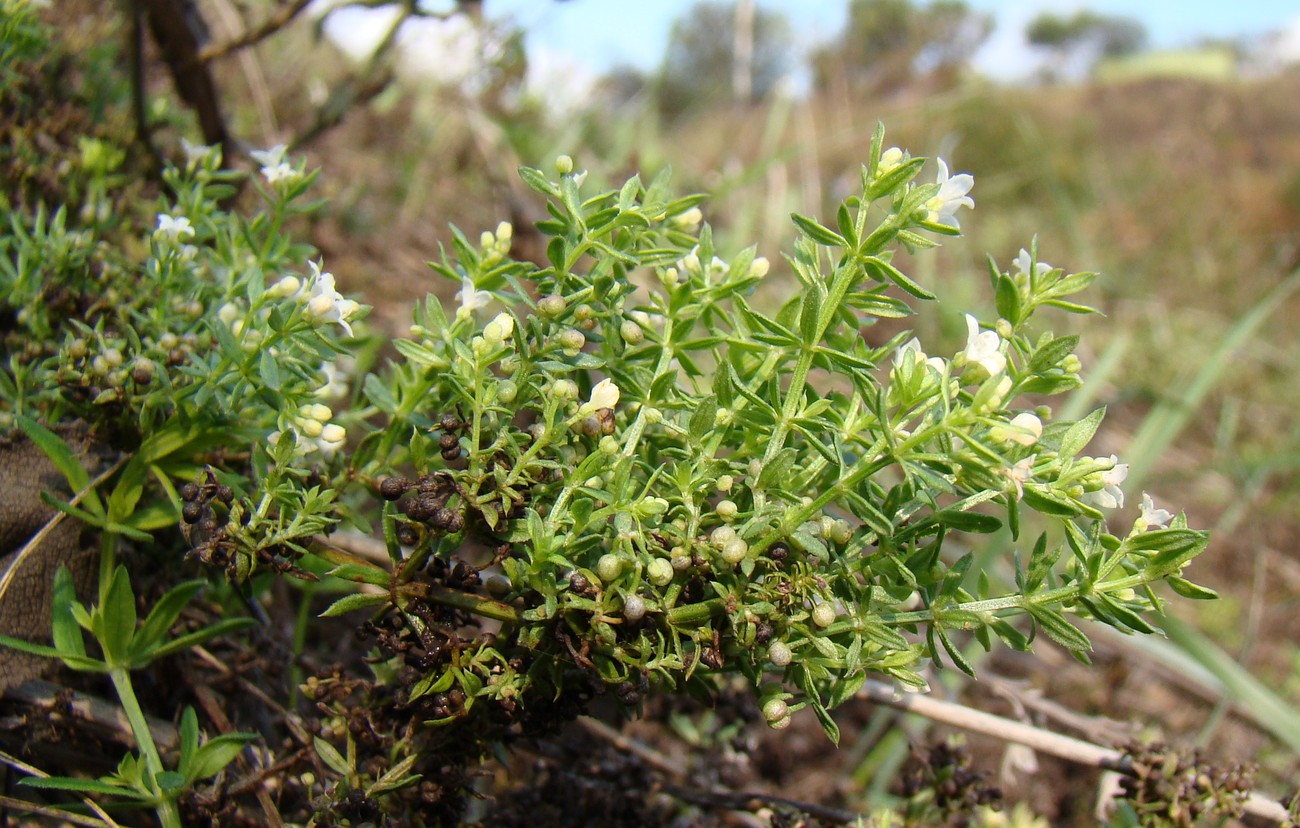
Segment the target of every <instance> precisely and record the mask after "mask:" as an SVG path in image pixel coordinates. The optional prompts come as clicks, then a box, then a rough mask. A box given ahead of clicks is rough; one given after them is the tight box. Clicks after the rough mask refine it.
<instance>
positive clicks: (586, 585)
mask: <svg viewBox="0 0 1300 828" xmlns="http://www.w3.org/2000/svg"><path fill="white" fill-rule="evenodd" d="M569 589H572V590H573V591H574V592H576V593H578V594H579V595H584V594H586V592H587V590H589V589H591V581H589V580H587V576H586V575H583V574H582V573H581V572H575V573H573V574H572V575H570V576H569Z"/></svg>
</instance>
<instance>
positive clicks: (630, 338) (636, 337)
mask: <svg viewBox="0 0 1300 828" xmlns="http://www.w3.org/2000/svg"><path fill="white" fill-rule="evenodd" d="M618 334H619V336H621V337H623V341H624V342H626V343H627V344H628V345H640V344H641V343H642V342H644V341H645V331H643V330H641V326H640V325H638V324H637V323H635V322H633V321H632V320H631V319H625V320H623V324H622V325H619V327H618Z"/></svg>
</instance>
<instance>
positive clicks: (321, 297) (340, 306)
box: [307, 262, 361, 336]
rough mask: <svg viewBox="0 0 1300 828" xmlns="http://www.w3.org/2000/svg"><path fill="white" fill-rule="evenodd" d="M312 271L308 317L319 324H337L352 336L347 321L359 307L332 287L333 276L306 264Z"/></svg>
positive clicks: (309, 285)
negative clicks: (319, 322) (316, 320)
mask: <svg viewBox="0 0 1300 828" xmlns="http://www.w3.org/2000/svg"><path fill="white" fill-rule="evenodd" d="M308 264H310V265H311V269H312V278H311V281H310V282H308V289H309V290H310V295H309V298H308V299H307V313H308V315H310V316H312V317H314V318H315V319H318V320H320V321H321V322H337V323H339V325H341V326H343V330H345V331H347V334H348V336H352V335H353V334H352V325H351V323H350V322H349V321H348V320H350V319H351V318H352V315H353V314H355V313H356V312H357V310H358V309H359V308H360V307H361V305H359V304H358V303H356V302H354V301H353V300H351V299H347V298H344V296H343V294H341V293H339V292H338V290H337V289H335V287H334V274H332V273H323V272H321V269H320V265H319V264H318V263H316V262H308Z"/></svg>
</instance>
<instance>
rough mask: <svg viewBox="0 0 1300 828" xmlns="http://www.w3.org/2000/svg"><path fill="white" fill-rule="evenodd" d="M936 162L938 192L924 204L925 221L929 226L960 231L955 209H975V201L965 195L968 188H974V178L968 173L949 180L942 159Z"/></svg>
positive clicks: (946, 167)
mask: <svg viewBox="0 0 1300 828" xmlns="http://www.w3.org/2000/svg"><path fill="white" fill-rule="evenodd" d="M936 160H937V161H938V162H939V178H938V179H937V180H936V182H935V183H936V184H938V185H939V192H937V193H935V194H934V196H933V197H932V198H931V199H930V200H929V201H927V202H926V203H925V209H926V211H927V212H926V217H925V220H926V221H928V222H930V223H931V224H942V225H945V226H947V227H956V228H958V229H960V228H961V224H960V223H959V222H958V221H957V209H958V208H960V207H970V208H971V209H972V210H973V209H975V199H973V198H971V197H970V196H968V195H966V194H967V193H969V192H970V188H971V187H973V186H975V177H974V176H973V175H971V174H970V173H960V174H958V175H954V176H952V177H951V178H950V177H949V176H948V165H947V164H946V163H945V162H944V160H943V159H942V158H938V159H936Z"/></svg>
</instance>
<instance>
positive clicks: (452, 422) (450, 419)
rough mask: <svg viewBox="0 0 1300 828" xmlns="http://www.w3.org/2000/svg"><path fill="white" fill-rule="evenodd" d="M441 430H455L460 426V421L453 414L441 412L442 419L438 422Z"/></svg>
mask: <svg viewBox="0 0 1300 828" xmlns="http://www.w3.org/2000/svg"><path fill="white" fill-rule="evenodd" d="M438 425H439V426H441V428H442V430H443V431H455V430H456V429H458V428H460V426H461V422H460V418H458V417H457V416H456V415H455V414H443V415H442V421H441V422H439V423H438Z"/></svg>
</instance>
